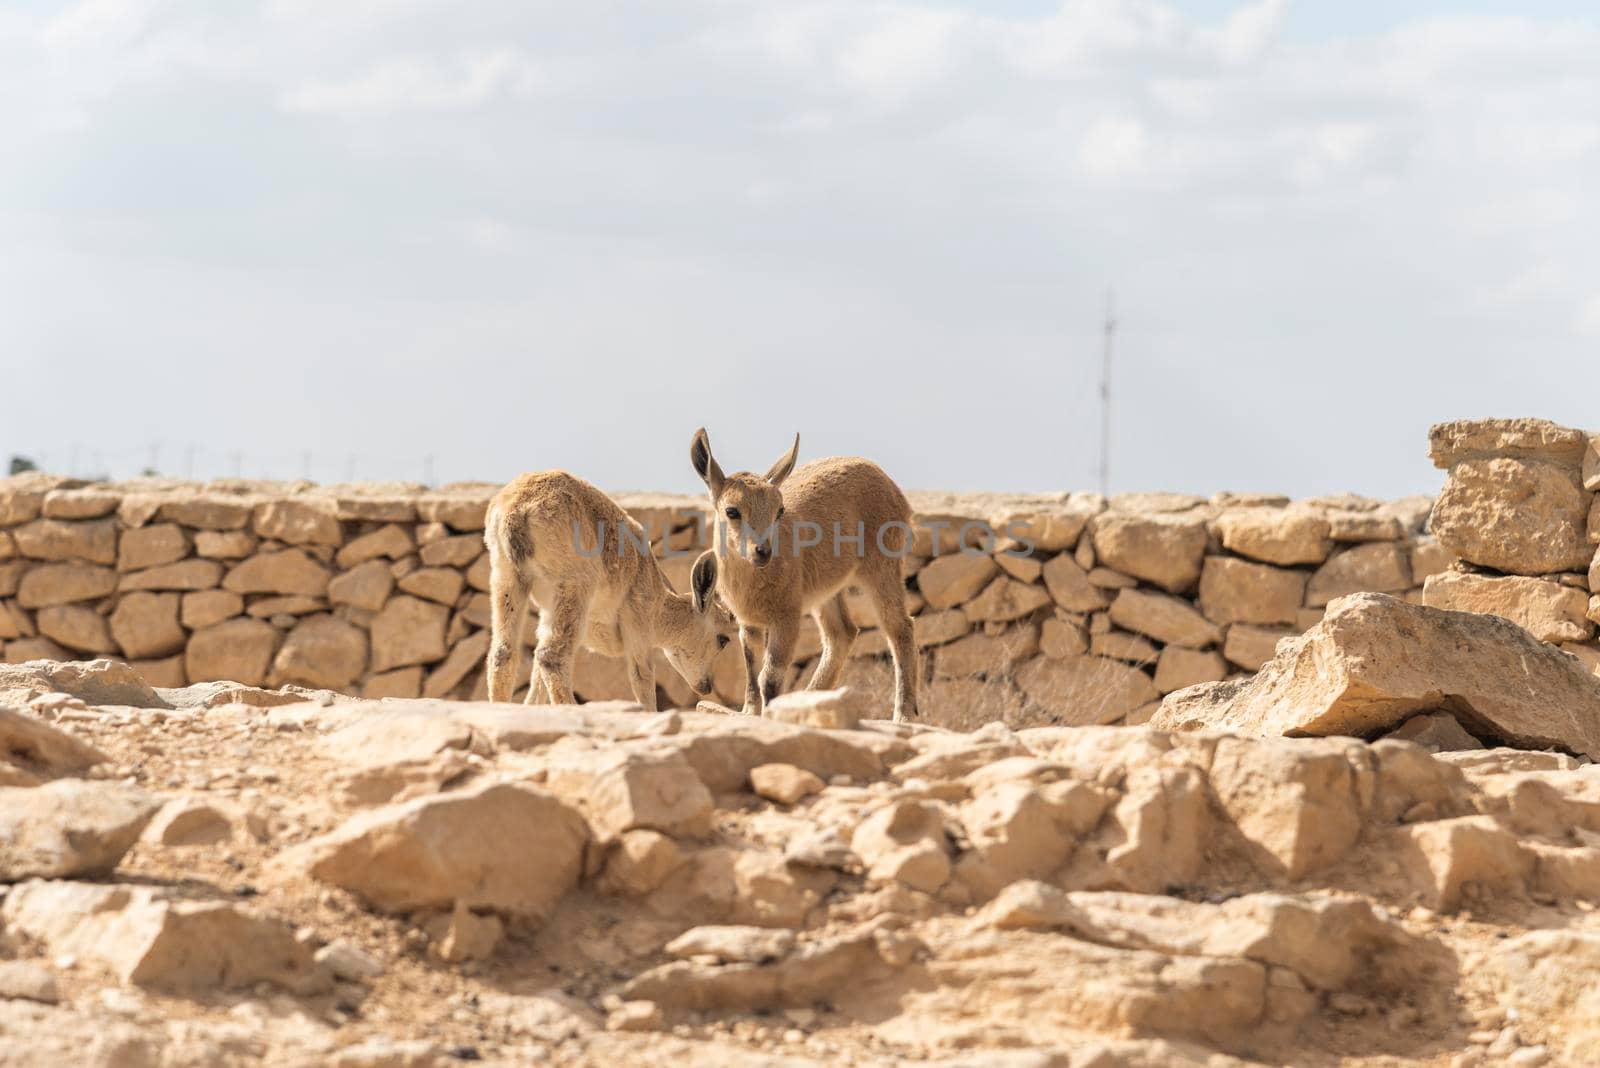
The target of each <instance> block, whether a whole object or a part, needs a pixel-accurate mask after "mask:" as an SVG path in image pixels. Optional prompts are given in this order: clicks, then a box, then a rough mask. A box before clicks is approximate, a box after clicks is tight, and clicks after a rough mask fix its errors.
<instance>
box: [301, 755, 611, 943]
mask: <svg viewBox="0 0 1600 1068" xmlns="http://www.w3.org/2000/svg"><path fill="white" fill-rule="evenodd" d="M588 840H589V829H588V827H587V825H586V824H585V823H584V820H583V817H582V816H581V815H579V814H578V812H577V810H576V809H573V808H572V807H570V806H569V805H567V804H566V803H565V802H563V801H561V800H560V799H558V798H556V797H552V796H551V795H550V794H548V793H545V792H544V791H543V790H539V789H536V788H534V787H531V786H523V785H520V784H516V783H507V782H490V783H485V784H483V785H481V786H476V787H473V788H471V789H466V790H460V791H456V792H453V793H449V794H443V795H438V796H433V797H423V798H418V799H417V800H415V801H408V802H404V803H402V804H398V805H389V806H387V807H384V808H379V809H374V810H372V811H370V812H365V813H362V814H361V815H359V816H356V817H354V818H353V819H351V820H349V821H348V822H346V823H345V824H344V826H342V827H340V828H338V829H337V830H334V831H333V832H331V833H329V834H326V835H323V836H322V837H321V838H316V839H313V840H312V841H310V842H307V843H305V844H304V845H302V846H299V847H297V848H296V849H294V850H292V851H290V853H288V854H285V856H284V858H283V861H282V863H284V864H285V865H286V866H287V867H289V868H290V869H299V870H302V871H304V872H305V873H306V874H308V875H310V876H311V877H312V878H314V879H317V880H319V881H321V882H325V883H331V884H333V885H335V886H339V887H343V888H344V889H346V890H349V891H350V892H352V893H354V894H356V895H358V896H359V897H361V898H363V899H365V900H366V901H368V902H370V903H371V904H372V905H374V906H375V907H377V908H380V909H384V910H386V911H390V912H409V911H413V910H418V909H451V908H454V907H455V906H456V905H458V904H459V905H461V906H464V907H466V908H474V909H492V910H495V911H498V912H503V913H506V914H507V915H511V916H520V917H528V918H533V919H542V918H544V917H545V916H546V915H548V914H549V912H550V910H551V909H552V908H554V907H555V904H556V902H557V901H559V900H560V899H561V897H562V895H564V894H565V893H566V892H567V891H568V890H570V889H572V887H573V886H575V885H577V882H578V876H579V874H580V873H581V872H582V870H583V854H584V847H585V845H586V843H587V842H588Z"/></svg>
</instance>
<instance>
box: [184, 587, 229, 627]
mask: <svg viewBox="0 0 1600 1068" xmlns="http://www.w3.org/2000/svg"><path fill="white" fill-rule="evenodd" d="M243 611H244V598H243V597H241V596H239V595H238V594H237V593H234V592H232V591H230V590H198V591H196V592H194V593H186V594H184V595H183V602H182V607H181V610H180V617H181V619H182V622H183V625H184V626H185V627H188V628H189V629H190V630H201V629H203V628H205V627H209V626H211V625H212V624H213V623H221V622H222V621H223V620H224V619H232V618H233V617H234V616H236V615H239V614H240V613H242V612H243Z"/></svg>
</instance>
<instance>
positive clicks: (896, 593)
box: [865, 558, 922, 723]
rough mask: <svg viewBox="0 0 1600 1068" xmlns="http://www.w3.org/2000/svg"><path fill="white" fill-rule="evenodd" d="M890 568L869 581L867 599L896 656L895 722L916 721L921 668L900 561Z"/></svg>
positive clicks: (890, 561)
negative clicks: (874, 610) (908, 610)
mask: <svg viewBox="0 0 1600 1068" xmlns="http://www.w3.org/2000/svg"><path fill="white" fill-rule="evenodd" d="M886 562H887V564H888V565H889V566H888V567H884V568H880V569H878V570H877V571H876V573H875V574H874V575H873V576H872V577H871V579H869V580H866V582H865V584H866V587H867V596H868V597H870V598H871V599H872V603H873V607H874V608H875V609H876V610H877V614H878V626H879V627H880V628H881V629H882V630H883V635H884V637H885V638H887V639H888V640H889V652H890V654H891V655H892V656H893V657H894V721H895V722H896V723H901V722H903V721H905V720H908V719H916V718H917V683H918V681H919V680H920V679H921V677H922V676H921V671H922V666H921V663H920V661H919V659H918V656H917V641H916V635H915V631H914V630H913V628H912V624H911V615H910V613H908V612H907V611H906V587H905V581H904V580H903V579H902V578H901V577H900V562H899V561H898V560H895V559H893V558H889V559H887V560H886Z"/></svg>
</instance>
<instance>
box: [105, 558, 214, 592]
mask: <svg viewBox="0 0 1600 1068" xmlns="http://www.w3.org/2000/svg"><path fill="white" fill-rule="evenodd" d="M221 579H222V565H221V564H219V563H217V562H216V561H215V560H180V561H178V562H177V563H175V564H163V565H161V566H160V567H152V568H147V569H146V570H144V571H130V572H128V573H127V574H125V575H123V576H122V578H121V579H119V580H118V582H117V589H119V590H121V591H123V592H124V593H126V592H129V591H133V590H209V589H213V588H214V587H215V586H216V585H217V583H218V582H219V581H220V580H221Z"/></svg>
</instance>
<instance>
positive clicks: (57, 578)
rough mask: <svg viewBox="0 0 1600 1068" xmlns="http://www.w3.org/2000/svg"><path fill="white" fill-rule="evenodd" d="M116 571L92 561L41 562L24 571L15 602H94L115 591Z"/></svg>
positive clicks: (36, 605)
mask: <svg viewBox="0 0 1600 1068" xmlns="http://www.w3.org/2000/svg"><path fill="white" fill-rule="evenodd" d="M116 588H117V573H116V572H115V571H113V570H111V569H110V568H109V567H96V566H94V565H93V564H40V565H38V566H37V567H32V568H29V569H28V570H27V571H25V572H23V574H22V580H21V581H20V582H19V583H18V584H17V603H18V604H19V605H21V606H22V607H23V608H48V607H50V606H51V605H58V604H74V603H76V602H78V601H97V600H99V599H100V598H102V597H108V596H110V595H111V594H112V593H114V592H115V591H116Z"/></svg>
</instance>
